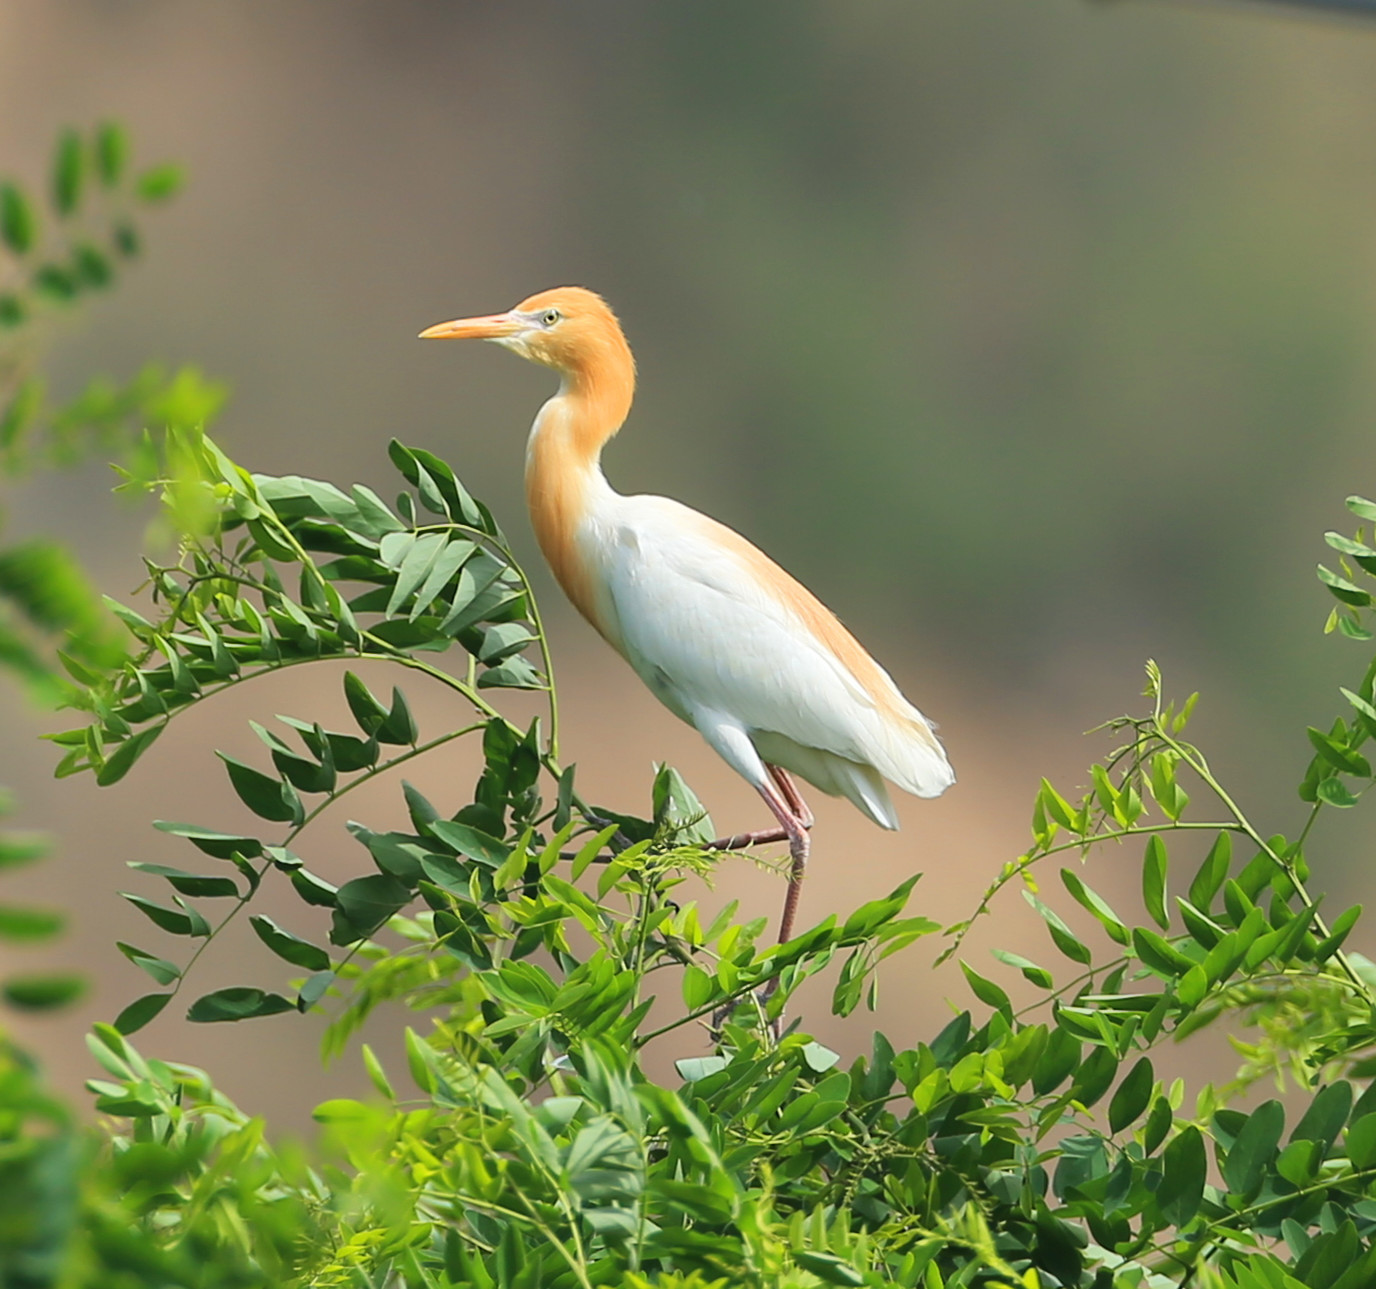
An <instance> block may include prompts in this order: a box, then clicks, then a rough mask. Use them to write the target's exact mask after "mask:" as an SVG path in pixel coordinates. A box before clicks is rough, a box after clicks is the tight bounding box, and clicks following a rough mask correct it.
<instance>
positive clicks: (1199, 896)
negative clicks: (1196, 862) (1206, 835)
mask: <svg viewBox="0 0 1376 1289" xmlns="http://www.w3.org/2000/svg"><path fill="white" fill-rule="evenodd" d="M1232 862H1233V839H1232V835H1231V834H1229V833H1226V832H1221V833H1219V834H1218V836H1217V837H1216V838H1215V839H1214V844H1213V845H1212V846H1210V847H1209V853H1208V854H1207V855H1206V856H1205V857H1204V862H1203V863H1202V864H1200V866H1199V872H1197V873H1196V874H1195V875H1194V881H1192V882H1191V883H1190V903H1191V904H1193V905H1194V906H1195V908H1197V909H1198V910H1199V911H1200V912H1201V913H1208V911H1209V906H1210V904H1212V903H1213V898H1214V896H1215V895H1217V894H1218V892H1219V890H1220V889H1221V888H1222V886H1223V882H1224V880H1225V879H1226V878H1227V876H1228V867H1229V865H1230V864H1231V863H1232Z"/></svg>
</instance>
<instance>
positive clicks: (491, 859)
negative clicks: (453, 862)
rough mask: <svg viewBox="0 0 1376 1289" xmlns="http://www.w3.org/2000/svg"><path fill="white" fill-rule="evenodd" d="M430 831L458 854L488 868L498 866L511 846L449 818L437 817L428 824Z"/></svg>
mask: <svg viewBox="0 0 1376 1289" xmlns="http://www.w3.org/2000/svg"><path fill="white" fill-rule="evenodd" d="M430 831H431V832H432V833H433V834H434V835H435V836H436V837H437V838H439V840H440V841H442V842H444V843H445V845H447V846H452V847H453V848H454V849H455V850H456V851H458V852H459V854H460V855H465V856H467V857H468V858H469V859H472V860H476V861H477V862H478V863H480V864H484V865H486V866H487V867H488V868H500V867H501V866H502V865H503V864H504V863H505V862H506V859H507V856H509V855H510V854H511V847H510V846H508V845H507V844H506V843H505V842H503V841H498V840H497V838H495V837H490V836H488V834H487V833H485V832H480V831H479V830H478V829H477V828H470V827H469V826H468V825H467V824H460V823H454V822H453V821H452V820H449V819H437V820H435V822H434V823H432V824H431V825H430Z"/></svg>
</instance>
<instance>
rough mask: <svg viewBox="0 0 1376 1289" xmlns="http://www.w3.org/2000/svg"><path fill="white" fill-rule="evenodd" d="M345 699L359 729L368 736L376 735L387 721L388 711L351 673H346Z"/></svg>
mask: <svg viewBox="0 0 1376 1289" xmlns="http://www.w3.org/2000/svg"><path fill="white" fill-rule="evenodd" d="M344 697H345V699H346V700H347V702H348V704H349V711H351V712H352V713H353V717H354V720H356V721H357V722H358V727H359V729H361V730H362V731H363V732H364V733H365V734H367V735H370V736H371V735H375V734H376V733H377V731H378V729H379V727H380V726H381V725H382V723H383V722H384V721H385V720H386V719H387V709H386V708H385V707H384V706H383V705H382V704H381V703H380V702H378V700H377V699H376V698H375V697H374V696H373V691H372V690H371V689H369V688H368V686H367V685H365V684H364V683H363V681H362V680H360V679H359V678H358V677H357V676H356V675H354V673H353V672H351V671H346V672H345V673H344Z"/></svg>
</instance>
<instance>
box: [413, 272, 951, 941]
mask: <svg viewBox="0 0 1376 1289" xmlns="http://www.w3.org/2000/svg"><path fill="white" fill-rule="evenodd" d="M421 338H422V339H426V340H431V339H433V340H441V339H453V340H460V339H480V340H492V341H496V343H497V344H499V345H504V346H505V347H506V348H508V349H511V350H513V351H514V352H516V353H518V354H520V355H521V357H523V358H528V359H530V360H531V361H533V362H537V363H541V364H543V365H544V366H546V367H552V368H553V369H554V370H555V371H556V372H558V373H559V377H560V385H559V391H558V393H556V394H555V395H554V397H553V398H551V399H550V400H549V401H548V402H547V403H545V405H544V406H543V407H541V409H540V411H539V414H538V415H537V416H536V417H535V424H534V425H533V426H532V427H531V430H530V438H529V441H528V442H527V445H526V471H525V482H526V500H527V503H528V505H529V507H530V517H531V521H532V524H533V525H534V528H535V535H536V537H537V538H538V539H539V543H540V549H541V550H542V551H543V552H544V555H545V558H546V559H547V560H548V561H549V565H550V568H551V569H552V570H553V572H554V576H555V577H556V578H557V579H558V582H559V585H560V586H561V587H562V588H563V589H564V591H565V593H566V594H567V595H568V597H569V599H570V600H572V601H573V603H574V605H575V606H576V607H577V608H578V610H579V612H581V613H582V615H583V616H584V617H585V618H587V620H588V621H589V622H590V623H591V624H592V625H593V627H594V628H596V630H597V631H598V632H599V633H600V634H601V635H602V637H603V638H604V639H605V640H606V641H607V643H608V644H610V645H611V646H612V648H614V649H615V650H616V651H617V652H618V653H619V654H621V656H622V657H623V658H625V659H626V661H627V662H629V663H630V664H631V666H632V667H633V668H634V669H635V671H636V673H637V674H638V675H639V676H640V678H641V680H643V681H644V682H645V683H646V684H647V685H648V686H649V687H650V689H651V691H652V692H653V693H654V695H655V697H656V698H658V699H659V700H660V702H662V703H663V704H664V705H665V706H666V707H667V708H668V709H669V710H670V711H671V712H673V713H674V715H675V716H677V717H679V718H680V719H681V720H684V721H687V722H688V724H689V725H692V726H693V727H694V728H695V729H696V730H697V731H698V732H699V733H700V734H701V735H702V736H703V738H705V739H706V740H707V742H708V743H709V744H710V745H711V747H712V748H713V749H714V750H715V751H716V752H717V753H718V754H719V755H720V756H721V758H722V759H723V760H724V761H725V762H726V763H727V764H728V765H729V766H730V767H731V768H732V769H733V770H735V771H736V772H737V773H738V774H739V775H741V777H742V778H744V779H745V780H746V781H747V782H748V783H749V784H750V785H751V786H752V787H753V788H755V790H756V791H757V792H758V793H759V794H760V796H762V797H763V798H764V800H765V804H766V805H767V806H768V807H769V809H770V810H771V811H772V812H773V815H774V817H775V818H776V819H777V820H778V821H779V828H778V829H777V830H776V829H770V830H767V831H761V832H756V833H742V834H740V835H739V836H736V837H732V838H728V839H725V840H723V841H722V842H721V843H720V844H721V845H723V846H727V847H731V848H738V847H743V846H746V845H751V844H753V843H755V842H763V841H781V840H785V839H787V841H788V844H789V854H790V857H791V860H792V867H791V871H790V877H789V887H788V895H787V898H786V900H785V902H784V911H783V917H782V919H781V922H780V928H779V938H780V940H781V941H783V940H787V939H788V938H789V937H790V935H791V934H792V930H793V919H794V914H795V912H796V911H797V906H798V894H799V890H800V888H801V885H802V880H803V874H804V870H805V868H806V866H807V857H808V830H809V829H810V828H811V826H812V815H811V812H810V811H809V810H808V808H807V806H806V805H805V804H804V803H803V799H802V797H801V796H800V795H799V793H798V791H797V789H796V787H795V786H794V784H793V781H792V779H791V778H790V777H789V775H790V773H792V774H796V775H798V777H799V778H801V779H805V780H806V781H807V782H808V783H810V784H812V785H813V786H814V787H815V788H818V789H820V790H821V791H822V792H825V793H828V794H830V795H831V796H844V797H847V798H848V799H849V800H850V801H852V802H853V803H854V804H855V806H856V807H857V808H858V809H859V810H860V811H861V812H862V813H863V814H865V815H867V816H868V817H869V818H870V819H872V820H873V821H874V822H875V823H877V824H878V825H879V826H880V827H881V828H897V827H898V815H897V814H896V813H895V811H894V808H893V803H892V802H891V801H890V800H889V794H888V792H887V790H886V789H885V787H884V780H885V779H888V780H889V781H890V782H892V783H894V784H897V785H898V787H900V788H902V789H904V790H905V791H907V792H911V793H913V794H914V795H915V796H919V797H935V796H938V795H940V794H941V793H942V792H944V791H945V790H946V789H947V788H948V787H950V786H951V784H952V783H953V782H954V781H955V775H954V774H953V773H952V771H951V766H950V763H949V762H948V761H947V759H946V754H945V752H944V751H943V750H942V747H941V744H940V743H939V742H938V741H937V737H936V735H935V734H934V733H933V732H932V726H931V724H930V723H929V722H928V720H927V718H926V717H924V716H923V715H922V713H921V712H919V711H918V710H917V708H915V707H913V706H912V704H910V703H909V702H908V701H907V700H906V699H905V698H904V697H903V695H902V694H901V693H900V692H899V690H898V686H897V685H895V684H894V682H893V681H892V680H891V679H890V678H889V675H888V673H887V672H886V671H885V670H884V669H883V668H882V667H881V666H880V665H879V664H878V663H877V662H875V661H874V659H873V658H871V657H870V655H869V654H868V653H866V652H865V650H864V649H863V648H862V647H861V645H860V644H859V643H858V642H857V641H856V639H855V637H854V636H852V635H851V634H850V632H849V631H847V630H846V628H845V627H844V626H842V625H841V623H840V621H839V620H838V619H837V618H836V617H835V616H834V615H833V614H832V613H831V612H830V611H829V610H828V609H827V608H826V607H825V606H824V605H823V604H822V603H821V602H820V601H819V600H817V599H816V597H815V596H813V595H812V593H811V592H810V591H808V590H807V589H806V588H805V587H803V586H802V585H800V584H799V583H798V582H796V581H794V579H793V578H792V577H790V576H789V575H788V574H787V573H785V572H784V570H783V569H781V568H780V567H779V566H778V565H777V564H775V563H774V562H773V561H772V560H771V559H769V557H768V556H767V555H765V554H763V553H762V552H761V551H759V550H757V549H756V548H755V547H754V546H752V545H751V544H750V543H749V542H748V541H746V540H745V538H744V537H742V536H741V535H740V534H739V533H737V532H734V531H733V530H732V529H730V528H727V527H726V526H725V525H723V524H719V523H717V522H716V521H715V520H712V519H708V518H707V517H706V516H705V515H700V514H698V513H697V511H695V510H690V509H689V508H688V507H687V506H683V505H680V504H679V503H678V502H677V501H671V500H669V499H668V498H667V497H648V496H633V497H625V496H622V495H621V494H620V493H618V492H616V491H614V490H613V488H612V487H611V485H610V484H609V483H608V482H607V480H606V478H605V476H604V475H603V473H602V466H601V453H602V448H603V446H604V445H605V444H606V442H607V441H608V440H609V439H610V438H611V437H612V436H613V435H614V434H615V433H616V432H617V431H618V430H619V429H620V428H621V426H622V423H623V422H624V421H625V420H626V416H627V413H628V412H629V411H630V409H631V399H632V396H633V394H634V391H635V360H634V358H632V356H631V350H630V347H629V346H628V345H627V343H626V337H625V336H624V335H623V333H622V331H621V327H620V325H619V324H618V322H617V320H616V316H615V314H613V313H612V311H611V309H610V308H609V307H608V305H607V304H606V302H605V301H604V300H603V299H602V298H601V297H600V296H597V295H594V294H593V293H592V292H591V291H586V290H584V289H583V288H581V287H557V288H555V289H554V290H551V291H542V292H540V293H539V294H538V295H532V296H531V297H530V298H529V299H526V300H523V301H522V302H521V303H520V304H518V305H517V306H516V307H515V308H514V309H511V310H509V311H508V312H506V313H495V314H489V315H486V316H484V317H476V318H461V319H458V320H456V321H454V322H442V323H440V324H438V325H437V326H433V327H430V328H429V329H427V330H426V331H422V332H421Z"/></svg>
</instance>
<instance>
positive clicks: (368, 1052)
mask: <svg viewBox="0 0 1376 1289" xmlns="http://www.w3.org/2000/svg"><path fill="white" fill-rule="evenodd" d="M360 1051H361V1053H362V1055H363V1067H364V1069H366V1070H367V1071H368V1080H369V1082H370V1083H372V1085H373V1087H375V1088H376V1089H377V1090H378V1092H380V1093H381V1094H382V1095H383V1096H384V1097H386V1098H387V1100H388V1101H395V1100H396V1099H397V1094H396V1092H395V1091H394V1090H393V1088H392V1084H391V1080H389V1079H388V1077H387V1072H386V1071H385V1070H384V1069H383V1068H382V1062H381V1061H379V1060H378V1059H377V1057H376V1055H374V1053H373V1049H372V1048H371V1047H369V1046H368V1044H367V1043H364V1044H362V1045H361V1047H360ZM573 1099H574V1100H575V1101H577V1099H576V1098H573ZM577 1104H578V1105H580V1106H581V1105H582V1102H581V1101H577Z"/></svg>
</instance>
